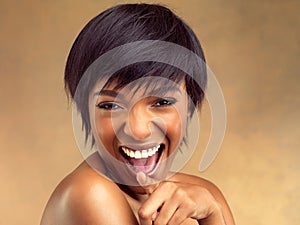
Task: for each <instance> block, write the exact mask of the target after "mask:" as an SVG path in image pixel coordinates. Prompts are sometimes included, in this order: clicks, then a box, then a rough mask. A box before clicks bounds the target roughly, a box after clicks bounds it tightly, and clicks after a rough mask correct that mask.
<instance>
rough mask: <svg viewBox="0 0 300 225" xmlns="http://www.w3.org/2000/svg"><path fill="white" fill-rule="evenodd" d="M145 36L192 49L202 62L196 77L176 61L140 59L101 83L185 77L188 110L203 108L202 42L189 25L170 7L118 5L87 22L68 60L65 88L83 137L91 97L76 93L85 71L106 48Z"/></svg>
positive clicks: (88, 126) (174, 79) (121, 84)
mask: <svg viewBox="0 0 300 225" xmlns="http://www.w3.org/2000/svg"><path fill="white" fill-rule="evenodd" d="M143 40H160V41H166V42H172V43H175V44H177V45H180V46H182V47H185V48H186V49H189V50H190V51H192V52H193V53H195V54H196V55H197V56H198V57H199V58H200V59H201V60H202V61H203V62H204V63H203V64H202V67H203V68H201V70H200V71H201V72H199V73H198V74H197V76H198V77H197V80H198V82H196V81H195V80H194V79H193V78H192V77H191V76H189V75H187V74H185V73H184V72H183V71H181V70H180V69H178V68H176V67H174V66H170V65H167V64H164V63H160V62H140V63H134V64H131V65H128V66H126V67H124V68H122V69H120V70H119V71H117V72H116V73H115V74H113V76H111V77H110V78H109V79H108V81H107V83H106V85H105V86H108V85H110V84H112V83H113V82H114V84H115V88H116V89H117V88H122V87H124V86H125V85H127V84H129V83H130V82H132V81H134V80H137V79H139V78H142V77H146V76H159V77H163V78H166V79H168V80H172V81H174V82H176V83H179V82H181V81H183V80H184V81H185V86H186V91H187V94H188V95H189V97H190V100H191V101H192V103H193V104H189V105H193V107H191V108H190V110H191V112H192V113H193V112H194V106H196V107H199V108H200V107H201V103H202V100H203V98H204V89H205V87H206V83H207V73H206V67H205V57H204V54H203V51H202V48H201V45H200V42H199V40H198V39H197V37H196V35H195V33H194V32H193V31H192V29H191V28H190V27H189V26H188V25H187V24H186V23H185V22H184V21H183V20H182V19H181V18H179V17H178V16H177V15H175V14H174V13H173V12H172V11H171V10H170V9H168V8H166V7H164V6H161V5H158V4H144V3H143V4H121V5H117V6H114V7H112V8H109V9H107V10H105V11H104V12H102V13H100V14H99V15H97V16H96V17H94V18H93V19H92V20H91V21H89V22H88V24H87V25H86V26H85V27H84V28H83V29H82V31H81V32H80V33H79V35H78V37H77V38H76V40H75V42H74V44H73V46H72V48H71V50H70V53H69V56H68V58H67V62H66V68H65V76H64V80H65V89H66V91H67V93H68V95H69V96H71V98H72V99H73V100H74V101H75V103H76V106H77V109H78V110H79V112H80V113H81V116H82V119H83V124H82V125H83V128H84V129H85V132H86V138H87V137H88V135H89V133H90V131H91V126H90V118H89V113H88V97H89V96H88V94H82V96H81V97H80V98H79V99H80V100H78V99H77V98H74V97H75V93H76V89H77V88H78V84H79V82H80V80H81V78H82V76H83V74H84V73H85V71H86V70H87V69H88V67H89V66H90V65H91V64H92V63H93V62H94V61H95V60H97V58H99V57H100V56H101V55H103V54H104V53H106V52H108V51H109V50H111V49H113V48H116V47H118V46H121V45H124V44H127V43H132V42H135V41H143ZM99 76H101V74H100V75H99ZM102 76H103V75H102ZM199 81H200V85H199ZM93 85H95V83H94V84H93V83H90V84H88V85H87V87H86V88H87V90H89V91H91V90H92V88H93ZM105 86H104V87H105ZM89 91H87V93H88V92H89ZM192 113H191V114H192ZM93 142H94V140H93Z"/></svg>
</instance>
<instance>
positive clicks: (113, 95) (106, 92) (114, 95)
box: [93, 90, 125, 99]
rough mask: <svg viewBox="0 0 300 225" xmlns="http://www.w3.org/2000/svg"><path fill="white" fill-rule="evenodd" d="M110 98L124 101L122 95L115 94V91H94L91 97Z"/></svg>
mask: <svg viewBox="0 0 300 225" xmlns="http://www.w3.org/2000/svg"><path fill="white" fill-rule="evenodd" d="M103 95H105V96H110V97H113V98H116V97H118V98H121V99H124V98H125V97H124V95H123V94H121V93H119V92H117V91H114V90H101V91H96V92H95V93H94V95H93V97H96V96H103Z"/></svg>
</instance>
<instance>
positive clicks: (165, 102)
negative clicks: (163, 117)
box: [152, 98, 177, 107]
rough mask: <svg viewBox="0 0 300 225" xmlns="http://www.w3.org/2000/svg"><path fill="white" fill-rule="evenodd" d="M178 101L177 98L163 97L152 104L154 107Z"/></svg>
mask: <svg viewBox="0 0 300 225" xmlns="http://www.w3.org/2000/svg"><path fill="white" fill-rule="evenodd" d="M176 102H177V100H176V99H165V98H161V99H158V100H157V101H155V102H154V104H152V107H167V106H171V105H174V104H175V103H176Z"/></svg>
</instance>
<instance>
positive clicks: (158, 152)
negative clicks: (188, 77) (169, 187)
mask: <svg viewBox="0 0 300 225" xmlns="http://www.w3.org/2000/svg"><path fill="white" fill-rule="evenodd" d="M144 79H148V80H149V79H153V78H144ZM160 79H162V78H160ZM146 83H147V81H145V80H143V79H142V80H138V81H136V82H132V83H131V84H130V86H126V87H124V88H122V89H115V88H114V87H115V83H112V84H111V85H109V86H107V87H105V88H100V89H98V88H99V87H100V86H101V85H100V86H99V85H96V87H95V88H94V90H93V91H92V95H91V97H90V118H92V119H91V125H92V131H93V135H94V137H95V140H96V144H97V145H98V146H101V147H100V148H99V149H101V150H99V151H100V152H99V153H100V155H101V156H102V157H103V158H104V160H105V164H106V165H105V166H106V167H108V168H109V170H110V171H113V173H114V176H115V177H117V179H121V180H122V181H123V182H125V183H126V181H128V182H129V183H130V182H131V181H135V176H136V173H137V172H139V171H142V172H144V173H146V174H148V175H149V176H151V177H153V178H157V179H159V178H161V177H163V176H165V175H166V173H167V172H168V170H169V167H170V165H171V163H172V159H173V157H174V156H175V154H173V153H175V152H176V150H177V149H178V147H179V146H180V145H181V143H182V140H183V137H184V136H185V132H186V121H187V118H188V116H189V115H188V113H189V112H188V98H187V94H186V91H185V82H184V81H182V82H181V83H179V84H175V85H174V83H173V82H172V81H168V82H167V84H166V83H164V85H160V84H159V83H155V85H151V84H150V87H149V86H147V85H143V84H146ZM168 83H169V85H168ZM146 86H147V87H146ZM106 153H109V155H107V154H106ZM107 156H109V157H107ZM110 156H111V157H112V158H111V157H110ZM111 159H115V160H117V162H118V163H113V162H112V161H114V160H111ZM119 165H122V166H121V167H120V166H119Z"/></svg>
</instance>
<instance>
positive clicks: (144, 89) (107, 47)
mask: <svg viewBox="0 0 300 225" xmlns="http://www.w3.org/2000/svg"><path fill="white" fill-rule="evenodd" d="M173 45H176V46H181V48H184V49H187V50H189V51H191V52H192V53H193V54H195V55H196V56H197V57H196V58H197V59H199V60H200V61H202V62H205V59H204V55H203V52H202V49H201V46H200V43H199V41H198V39H197V38H196V36H195V34H194V32H193V31H192V30H191V29H190V28H189V27H188V26H187V25H186V24H185V23H184V22H183V21H182V20H181V19H180V18H179V17H178V16H176V15H175V14H174V13H173V12H171V11H170V10H169V9H168V8H166V7H163V6H160V5H155V4H124V5H117V6H115V7H112V8H110V9H108V10H106V11H104V12H102V13H101V14H99V15H98V16H96V17H95V18H94V19H92V20H91V21H90V22H89V23H88V24H87V25H86V26H85V27H84V29H83V30H82V31H81V33H80V34H79V36H78V37H77V39H76V41H75V42H74V44H73V46H72V49H71V51H70V54H69V57H68V60H67V64H66V70H65V84H66V88H67V90H68V92H69V94H70V96H71V97H72V98H73V100H74V102H75V105H76V107H77V109H78V111H79V112H80V116H81V117H82V127H83V130H84V132H85V138H86V140H87V139H89V138H90V139H91V140H92V141H91V143H92V144H91V145H92V146H96V148H97V151H96V152H95V153H93V154H92V155H91V156H90V157H88V158H87V159H86V160H85V161H84V162H82V164H81V165H80V166H79V167H78V168H76V169H75V170H74V171H73V172H72V173H71V174H70V175H68V176H67V177H66V178H65V179H64V180H63V181H62V182H61V183H60V184H59V185H58V187H57V188H56V190H55V191H54V193H53V194H52V196H51V198H50V200H49V202H48V204H47V206H46V209H45V211H44V214H43V217H42V222H41V224H42V225H48V224H49V225H50V224H53V225H54V224H55V225H60V224H61V225H62V224H64V225H65V224H70V225H75V224H78V225H79V224H99V225H100V224H103V225H108V224H116V225H117V224H122V225H133V224H142V225H150V224H157V225H158V224H161V225H163V224H206V225H222V224H227V225H232V224H234V221H233V217H232V214H231V212H230V209H229V206H228V205H227V203H226V200H225V199H224V197H223V195H222V193H221V192H220V190H219V189H218V188H217V187H216V186H215V185H213V184H212V183H210V182H209V181H207V180H204V179H202V178H200V177H196V176H191V175H187V174H182V173H170V167H171V165H172V163H173V160H174V158H175V156H176V153H177V151H178V150H180V149H181V147H182V146H183V145H185V142H186V135H187V133H186V130H187V127H188V123H189V119H190V118H191V117H192V115H194V111H195V109H197V108H198V109H199V108H200V106H201V102H202V100H203V97H204V89H205V86H206V79H207V78H206V69H205V64H204V63H200V64H199V65H198V66H200V67H199V69H198V70H193V69H192V70H191V71H192V72H191V74H189V73H188V72H187V71H188V70H186V71H185V68H187V67H189V68H190V67H193V66H194V65H193V60H185V59H184V58H182V59H180V53H179V51H173V50H172V51H171V52H170V49H171V48H172V46H173ZM153 49H154V52H155V53H157V59H156V60H151V57H149V55H151V54H152V55H153ZM178 49H180V48H178ZM151 52H152V53H151ZM141 53H142V54H141ZM166 53H167V54H166ZM172 56H174V57H173V58H172ZM147 57H148V58H147ZM137 58H138V60H137ZM141 58H142V59H141ZM163 58H164V60H163ZM168 58H172V60H170V61H168ZM128 59H129V61H130V62H131V63H130V62H127V61H126V60H128ZM173 59H174V60H173ZM178 59H180V60H178ZM167 61H168V62H167ZM176 61H180V63H179V64H178V63H177V62H176ZM183 61H186V62H188V63H186V64H184V63H182V62H183ZM164 62H167V63H164ZM174 65H177V67H176V66H174ZM178 65H180V66H178ZM181 66H183V67H182V68H179V67H181ZM105 67H106V68H105ZM111 68H114V69H111ZM110 69H111V70H110Z"/></svg>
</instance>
